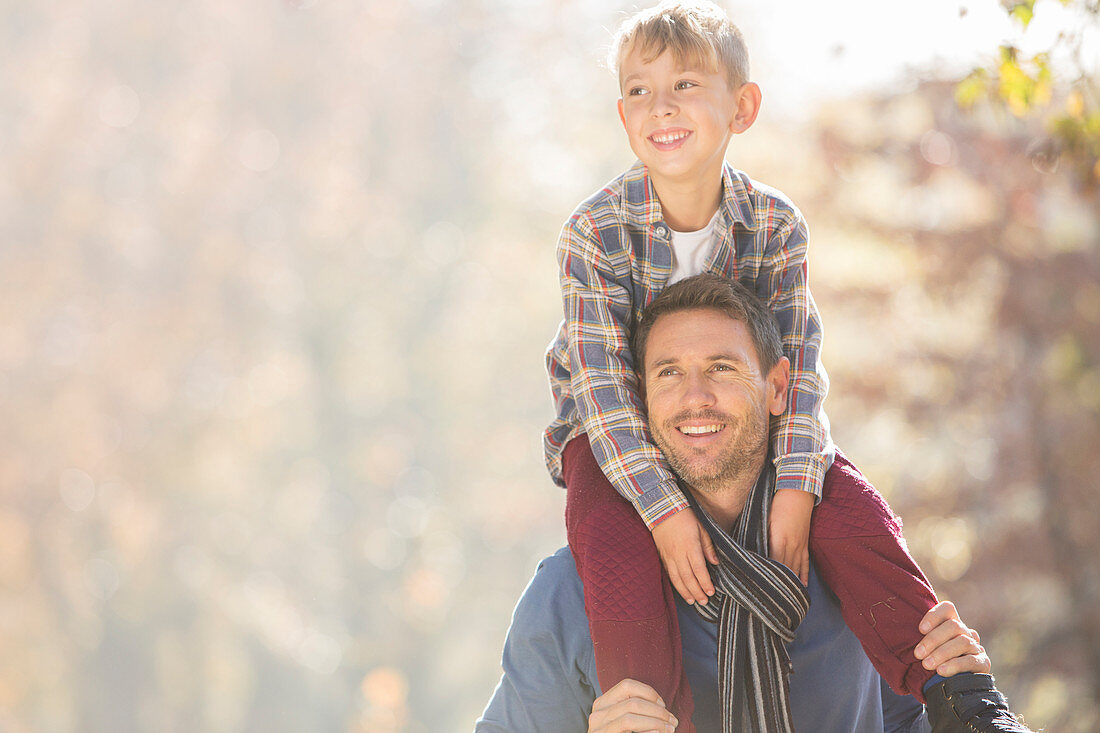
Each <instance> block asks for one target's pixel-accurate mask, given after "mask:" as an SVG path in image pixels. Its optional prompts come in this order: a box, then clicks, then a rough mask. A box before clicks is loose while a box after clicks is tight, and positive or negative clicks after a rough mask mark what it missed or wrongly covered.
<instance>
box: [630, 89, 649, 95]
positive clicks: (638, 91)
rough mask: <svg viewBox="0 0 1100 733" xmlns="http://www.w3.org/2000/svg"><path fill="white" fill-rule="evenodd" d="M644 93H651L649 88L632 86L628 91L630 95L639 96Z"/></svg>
mask: <svg viewBox="0 0 1100 733" xmlns="http://www.w3.org/2000/svg"><path fill="white" fill-rule="evenodd" d="M642 94H649V90H648V89H646V88H645V87H631V89H630V91H628V92H627V96H630V97H637V96H639V95H642Z"/></svg>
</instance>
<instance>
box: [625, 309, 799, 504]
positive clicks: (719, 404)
mask: <svg viewBox="0 0 1100 733" xmlns="http://www.w3.org/2000/svg"><path fill="white" fill-rule="evenodd" d="M644 360H645V396H646V404H647V407H648V411H649V427H650V432H651V433H652V434H653V438H654V440H655V441H656V443H657V446H658V447H659V448H660V449H661V450H662V451H663V452H664V454H665V456H666V457H667V458H668V460H669V463H671V464H672V467H673V469H674V470H675V471H676V473H677V475H679V476H680V478H681V479H683V480H684V481H686V482H687V483H688V484H689V485H691V486H692V487H693V488H695V489H697V490H700V491H712V490H717V489H720V488H722V486H723V484H725V483H726V482H728V481H731V480H735V479H737V478H738V477H739V476H744V477H745V478H747V479H748V480H752V481H755V479H756V476H757V475H758V474H759V471H760V469H761V468H762V465H763V460H764V458H765V457H766V455H767V444H768V428H769V420H770V415H779V414H781V413H782V412H783V410H784V408H785V406H786V392H787V374H788V365H787V361H786V359H781V360H780V363H778V364H776V365H775V367H773V368H772V370H771V372H770V373H768V374H764V373H762V372H761V368H760V363H759V360H758V359H757V356H756V349H755V347H754V346H753V343H752V337H751V336H750V335H749V331H748V329H747V328H746V327H745V324H743V323H741V322H740V321H735V320H733V319H732V318H730V317H729V316H727V315H726V314H724V313H722V312H720V311H716V310H710V309H701V310H689V311H681V312H679V313H672V314H669V315H666V316H662V317H660V318H659V319H658V320H657V322H656V323H654V324H653V328H652V330H651V331H650V333H649V338H648V342H647V345H646V353H645V356H644Z"/></svg>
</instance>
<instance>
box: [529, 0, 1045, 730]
mask: <svg viewBox="0 0 1100 733" xmlns="http://www.w3.org/2000/svg"><path fill="white" fill-rule="evenodd" d="M611 66H612V70H613V71H615V72H617V74H618V78H619V84H620V91H621V93H622V98H621V99H620V100H619V103H618V106H619V117H620V119H621V121H622V124H623V127H624V129H625V130H626V133H627V138H628V140H629V142H630V146H631V149H632V150H633V151H634V153H635V154H636V155H637V157H638V159H639V162H638V163H637V164H636V165H635V166H634V167H632V168H631V169H630V170H629V171H627V172H626V173H625V174H624V175H622V176H620V177H619V178H617V179H616V180H614V181H612V182H611V183H610V184H608V185H607V186H606V187H605V188H604V189H602V190H601V191H599V192H597V193H596V194H595V195H593V196H592V197H591V198H589V199H588V200H587V201H586V202H584V203H583V204H581V206H580V207H579V208H578V209H577V210H576V211H575V212H574V213H573V215H572V217H570V219H569V220H568V221H567V222H566V224H565V226H564V228H563V230H562V234H561V238H560V241H559V246H558V258H559V264H560V266H561V284H562V294H563V300H564V310H565V320H564V321H563V322H562V324H561V327H560V329H559V332H558V336H557V338H556V339H555V341H554V343H553V344H552V345H551V347H550V350H549V352H548V354H547V367H548V371H549V375H550V380H551V388H552V391H553V394H554V399H555V407H556V410H557V418H556V419H555V420H554V422H553V423H552V424H551V425H550V426H549V428H548V429H547V431H546V435H545V447H546V455H547V464H548V466H549V468H550V472H551V475H552V476H553V477H554V479H555V481H557V482H558V483H561V484H564V485H565V487H566V489H567V498H566V529H567V537H568V540H569V545H570V549H571V551H572V553H573V556H574V558H575V561H576V564H577V570H578V572H579V574H580V576H581V579H582V582H583V585H584V594H585V610H586V613H587V616H588V619H589V625H590V630H591V635H592V639H593V643H594V647H595V652H596V663H597V671H598V676H599V682H600V685H601V687H602V688H603V689H604V690H608V689H611V687H613V686H614V685H615V684H616V683H617V682H619V681H620V680H622V679H625V678H633V679H636V680H640V681H642V682H645V683H647V684H649V685H651V686H652V687H653V688H655V689H656V690H657V692H658V693H659V694H660V695H661V696H662V698H663V699H664V700H665V701H667V702H668V707H669V709H670V710H671V711H672V712H673V714H674V715H675V716H676V718H677V719H679V720H680V721H682V722H681V726H680V728H679V730H681V731H693V730H694V728H693V727H692V726H691V722H690V721H691V711H692V707H693V704H692V700H691V692H690V689H689V688H688V685H687V681H686V677H685V675H684V672H683V668H682V662H681V659H680V646H679V645H680V635H679V631H678V626H677V618H676V611H675V604H674V599H673V596H672V592H673V591H672V587H673V586H674V587H675V589H676V591H678V592H679V593H680V594H681V595H682V596H683V597H684V599H685V600H687V601H688V602H689V603H691V602H697V603H703V604H705V603H706V601H707V598H708V597H709V596H710V595H711V594H713V592H714V588H713V585H712V583H711V581H710V577H709V573H708V571H707V562H708V561H709V562H711V563H716V562H717V556H716V554H715V550H714V547H713V546H712V544H711V541H710V539H709V537H708V535H707V533H706V532H705V531H704V530H703V528H702V527H701V526H700V524H699V522H698V520H696V519H695V516H694V514H693V513H692V512H691V511H684V509H686V508H687V507H688V502H687V500H686V498H685V496H684V494H683V492H682V491H681V490H680V488H679V487H678V485H677V483H676V479H675V478H674V475H673V473H672V472H671V470H670V469H669V467H668V466H667V464H666V463H665V461H664V458H663V457H662V455H661V453H660V451H659V450H658V449H657V447H656V446H654V445H653V442H652V440H651V438H650V436H649V434H648V432H647V430H646V427H645V423H644V420H643V417H642V410H643V403H642V401H641V399H640V397H639V395H638V390H637V376H636V375H635V364H634V360H633V356H632V354H631V352H630V346H629V343H630V340H629V336H630V330H631V327H632V326H633V324H634V322H635V321H636V319H637V317H638V315H639V314H640V313H641V311H642V309H644V308H645V306H646V305H648V304H649V302H650V301H651V300H653V298H655V297H656V296H657V294H658V293H660V291H661V290H662V289H663V288H664V287H665V286H666V285H668V284H669V283H671V282H674V281H676V280H680V279H683V278H685V277H688V276H690V275H692V274H696V273H699V272H702V271H709V272H714V273H718V274H721V275H724V276H727V277H733V278H736V279H738V280H740V281H741V282H743V283H745V284H746V285H748V286H749V287H750V289H752V290H753V291H755V292H756V293H757V294H758V295H759V296H760V297H761V298H762V299H764V300H765V301H766V302H767V303H768V305H769V306H770V307H771V309H772V310H773V311H774V312H775V314H776V316H777V317H778V319H779V322H780V325H781V328H782V331H783V345H784V351H785V353H786V355H787V357H788V358H789V359H790V361H791V384H790V401H789V405H790V406H789V407H788V409H787V411H786V412H785V413H784V414H783V415H782V417H780V418H779V419H778V421H777V423H776V424H775V425H774V426H773V431H772V454H773V457H774V461H775V468H776V491H775V494H774V497H773V500H772V509H771V518H770V521H769V547H770V551H771V554H772V557H773V558H774V559H776V560H779V561H781V562H782V563H784V564H785V565H786V566H788V567H789V568H790V569H791V570H792V571H793V572H794V573H795V574H796V575H797V576H798V577H799V578H800V579H801V580H802V582H803V583H805V582H806V580H807V575H808V567H809V546H810V544H812V545H813V549H814V559H815V565H816V566H817V568H818V570H819V572H820V573H821V575H822V577H823V578H824V579H825V580H826V582H827V584H828V585H829V587H830V588H831V589H832V590H833V592H835V593H836V594H837V595H838V596H839V598H840V601H841V607H842V611H843V615H844V618H845V621H846V622H847V624H848V625H849V627H850V628H851V629H852V630H853V631H854V632H855V633H856V635H857V637H859V639H860V642H861V643H862V644H863V646H864V649H865V650H866V651H867V654H868V656H869V657H870V659H871V661H872V662H873V663H874V664H875V667H876V668H877V669H878V671H879V673H880V674H881V675H882V676H883V678H884V679H885V680H886V681H887V682H888V683H889V684H890V685H891V687H893V688H894V689H895V690H898V691H902V692H906V693H909V694H911V695H914V696H915V697H917V698H918V699H919V700H921V701H924V699H925V692H926V691H927V690H929V689H931V686H932V684H934V683H939V682H942V678H940V677H938V676H937V675H935V670H925V669H924V668H923V666H922V665H921V663H920V661H919V660H918V658H917V657H916V656H915V654H914V647H915V645H916V644H917V642H918V641H919V640H920V637H919V634H918V633H917V629H918V624H919V622H920V620H921V618H922V617H923V616H924V614H925V613H926V612H927V611H928V610H929V609H930V608H932V606H933V605H934V604H935V603H936V598H935V595H934V593H933V592H932V589H931V587H930V586H929V584H928V581H927V580H926V579H925V578H924V575H923V574H922V573H921V571H920V569H919V568H918V567H917V566H916V564H915V563H914V562H913V560H912V558H911V557H910V556H909V554H908V551H907V550H906V548H905V545H904V541H903V540H902V539H901V535H900V523H899V522H898V521H897V520H896V518H895V517H894V516H893V514H892V513H891V512H890V510H889V508H888V507H887V506H886V504H885V502H884V501H883V500H882V498H881V497H880V496H879V495H878V494H877V493H876V492H875V491H874V489H873V488H872V487H871V486H870V485H869V484H868V483H867V482H866V480H865V479H864V478H863V477H862V476H861V475H860V474H859V472H858V470H856V469H855V467H854V466H852V465H851V463H849V462H848V461H847V460H846V459H845V458H844V457H843V456H842V455H840V454H836V456H835V461H834V460H833V455H832V452H831V451H832V448H831V443H830V438H829V428H828V422H827V420H826V418H825V415H824V413H823V412H822V409H821V405H822V401H823V399H824V397H825V393H826V391H827V388H828V380H827V377H826V375H825V372H824V370H823V369H822V368H821V365H820V363H819V359H818V355H819V351H820V345H821V328H820V322H819V319H818V314H817V310H816V307H815V306H814V303H813V299H812V298H811V296H810V293H809V291H808V289H807V282H806V277H807V267H806V260H805V255H806V226H805V222H804V221H803V219H802V216H801V214H800V213H799V211H798V209H797V208H795V207H794V205H793V204H791V203H790V202H789V201H788V200H787V199H786V198H785V197H784V196H783V195H782V194H780V193H779V192H777V191H774V190H773V189H769V188H767V187H764V186H761V185H760V184H758V183H755V182H754V181H752V180H750V179H749V178H748V177H747V176H746V175H745V174H743V173H741V172H739V171H736V170H734V169H733V168H731V167H730V166H729V165H728V164H726V163H725V160H724V158H725V153H726V148H727V146H728V144H729V141H730V138H731V136H732V135H734V134H739V133H742V132H744V131H745V130H747V129H748V128H749V127H750V126H751V125H752V123H753V122H754V120H755V119H756V115H757V112H758V111H759V109H760V102H761V92H760V88H759V87H758V86H757V85H756V84H754V83H752V82H750V81H749V79H748V56H747V51H746V50H745V45H744V41H743V39H742V37H741V34H740V32H739V31H738V30H737V28H736V27H735V26H734V25H733V24H732V23H731V22H730V21H729V19H728V18H727V17H726V16H725V14H724V13H723V12H722V11H721V10H720V9H718V8H717V7H716V6H714V5H712V4H710V3H709V2H705V1H704V2H683V3H667V2H666V3H663V4H661V5H659V6H657V7H656V8H652V9H650V10H646V11H642V12H640V13H638V14H636V15H635V16H633V17H632V18H629V19H628V20H627V21H626V22H625V23H624V24H623V26H622V27H621V28H620V29H619V32H618V34H617V36H616V39H615V43H614V45H613V49H612V53H611ZM727 427H732V428H733V429H735V426H727ZM703 429H704V428H700V430H703ZM705 429H707V430H719V429H726V428H723V427H722V426H718V425H716V426H713V427H710V428H705ZM593 456H594V457H595V461H594V460H593ZM597 464H598V466H597ZM830 466H831V468H830ZM827 472H828V473H827ZM620 495H621V496H620ZM819 501H820V502H821V503H820V504H818V502H819ZM815 505H816V506H817V508H816V512H815ZM811 513H814V515H815V516H814V523H813V527H812V528H811V522H810V518H811ZM639 516H640V518H641V520H642V521H639ZM651 538H652V539H651ZM857 538H858V539H857ZM662 564H663V566H664V569H665V571H666V573H662V569H661V568H662ZM670 583H671V585H670ZM920 651H921V650H917V652H918V653H919V652H920ZM977 694H984V693H977ZM1012 723H1015V721H1014V720H1013V721H1012ZM1004 725H1009V724H1008V723H1004ZM982 730H984V728H982ZM988 730H1005V731H1012V730H1020V731H1024V730H1026V729H1025V728H1023V727H1022V726H1021V727H1018V728H1013V727H1000V728H992V727H991V728H988Z"/></svg>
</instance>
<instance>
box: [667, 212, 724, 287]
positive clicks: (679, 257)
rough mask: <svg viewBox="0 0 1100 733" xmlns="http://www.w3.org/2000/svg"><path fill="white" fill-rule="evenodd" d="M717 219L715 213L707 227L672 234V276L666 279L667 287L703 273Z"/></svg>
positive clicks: (712, 241)
mask: <svg viewBox="0 0 1100 733" xmlns="http://www.w3.org/2000/svg"><path fill="white" fill-rule="evenodd" d="M717 219H718V212H717V211H715V212H714V216H712V217H711V218H710V221H709V222H707V225H706V226H705V227H703V228H702V229H700V230H698V231H694V232H676V231H674V232H672V274H671V275H669V277H668V284H669V285H671V284H672V283H674V282H676V281H677V280H683V279H684V278H686V277H691V276H692V275H698V274H699V273H700V272H702V271H703V265H705V264H706V263H707V255H709V254H710V250H711V245H712V244H713V243H714V222H715V221H717Z"/></svg>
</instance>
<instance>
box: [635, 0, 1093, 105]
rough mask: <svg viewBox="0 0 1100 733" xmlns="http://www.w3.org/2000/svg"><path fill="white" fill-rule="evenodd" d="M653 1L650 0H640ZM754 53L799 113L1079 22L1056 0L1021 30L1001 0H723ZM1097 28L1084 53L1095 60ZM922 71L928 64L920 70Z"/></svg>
mask: <svg viewBox="0 0 1100 733" xmlns="http://www.w3.org/2000/svg"><path fill="white" fill-rule="evenodd" d="M642 4H646V3H642ZM723 5H724V6H725V7H726V8H727V9H728V10H729V11H730V14H731V17H733V18H734V20H735V22H736V23H737V24H738V25H739V26H740V27H741V29H742V31H743V32H744V33H745V36H746V38H747V40H748V43H749V52H750V56H751V57H752V59H753V76H754V78H755V79H756V81H758V82H760V84H761V86H762V87H763V88H764V90H765V100H766V104H767V105H769V107H770V110H769V112H770V113H771V114H772V115H777V116H783V117H789V118H793V119H798V118H800V117H801V116H802V110H803V109H805V108H806V107H807V103H808V102H812V101H814V100H816V99H822V98H825V97H830V96H835V95H838V94H844V93H849V92H852V91H856V90H861V89H869V88H871V89H873V88H876V87H882V86H888V85H891V84H897V83H898V82H899V80H902V79H904V78H911V75H907V74H906V72H907V71H920V72H931V71H941V72H943V73H944V74H950V75H954V76H959V75H961V74H964V73H966V72H967V71H969V70H970V69H971V68H972V67H973V66H974V65H976V64H979V63H982V62H983V61H988V60H989V59H991V58H993V57H994V55H995V53H996V50H997V47H998V45H999V44H1000V43H1002V42H1004V41H1006V40H1011V41H1013V42H1014V43H1016V44H1017V45H1018V46H1019V47H1020V48H1021V49H1022V50H1023V51H1024V52H1025V53H1034V52H1036V51H1039V50H1046V49H1049V48H1051V46H1052V45H1053V43H1054V40H1055V38H1056V37H1057V35H1058V33H1059V32H1060V31H1063V30H1065V29H1067V28H1073V27H1079V26H1080V23H1079V22H1077V21H1076V20H1075V18H1074V17H1073V15H1072V13H1070V12H1069V11H1067V10H1066V9H1065V8H1064V7H1062V5H1061V4H1060V3H1059V2H1057V0H1039V2H1038V4H1037V6H1036V10H1035V18H1034V20H1033V21H1032V23H1031V26H1030V28H1029V29H1028V31H1027V33H1026V34H1025V33H1021V32H1020V30H1019V28H1018V26H1017V25H1016V24H1014V23H1012V22H1011V21H1010V20H1009V18H1008V16H1007V15H1006V13H1005V11H1004V10H1003V8H1002V7H1001V5H1000V3H999V2H997V1H996V0H925V1H924V2H921V3H896V2H883V1H882V0H831V1H825V2H823V1H821V0H770V1H769V2H743V1H734V2H726V3H723ZM1097 35H1098V34H1097V29H1096V28H1095V27H1093V28H1092V29H1091V33H1090V36H1089V37H1088V45H1087V46H1086V47H1085V53H1084V54H1083V56H1084V58H1086V59H1090V60H1091V65H1092V68H1094V69H1095V68H1096V64H1097V59H1098V58H1100V52H1098V51H1097V49H1098V48H1100V44H1098V43H1097ZM922 75H923V74H922Z"/></svg>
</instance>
